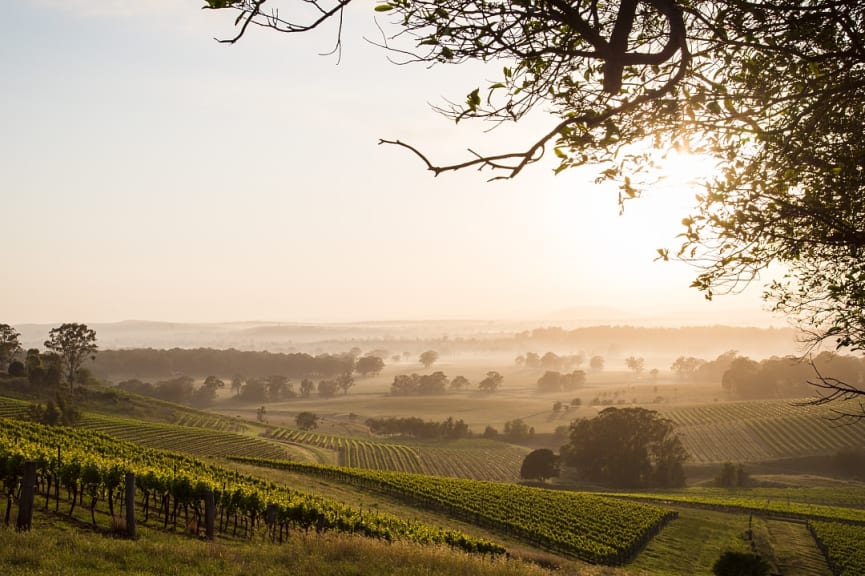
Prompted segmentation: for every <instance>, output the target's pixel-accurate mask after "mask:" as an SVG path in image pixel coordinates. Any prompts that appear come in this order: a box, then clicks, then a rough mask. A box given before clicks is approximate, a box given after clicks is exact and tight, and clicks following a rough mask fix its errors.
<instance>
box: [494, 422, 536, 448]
mask: <svg viewBox="0 0 865 576" xmlns="http://www.w3.org/2000/svg"><path fill="white" fill-rule="evenodd" d="M534 435H535V429H534V428H533V427H530V426H529V425H528V424H526V423H525V422H524V421H523V419H522V418H515V419H514V420H508V421H507V422H505V427H504V431H503V432H502V438H503V439H504V440H506V441H508V442H528V441H529V440H531V439H532V438H533V437H534Z"/></svg>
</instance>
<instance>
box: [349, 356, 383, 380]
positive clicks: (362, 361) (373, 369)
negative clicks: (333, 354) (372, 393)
mask: <svg viewBox="0 0 865 576" xmlns="http://www.w3.org/2000/svg"><path fill="white" fill-rule="evenodd" d="M383 369H384V360H382V359H381V358H379V357H378V356H364V357H363V358H358V359H357V362H355V363H354V370H355V372H357V373H358V374H360V375H361V376H375V375H377V374H379V373H380V372H381V371H382V370H383Z"/></svg>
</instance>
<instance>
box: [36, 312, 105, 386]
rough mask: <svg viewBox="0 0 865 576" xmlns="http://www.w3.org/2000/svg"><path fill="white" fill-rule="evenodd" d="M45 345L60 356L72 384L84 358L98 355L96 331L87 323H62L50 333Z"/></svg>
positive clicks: (67, 377) (70, 384)
mask: <svg viewBox="0 0 865 576" xmlns="http://www.w3.org/2000/svg"><path fill="white" fill-rule="evenodd" d="M45 347H46V348H47V349H48V350H50V351H52V352H54V353H55V354H57V355H58V356H59V357H60V361H61V362H62V364H63V367H64V368H65V376H66V382H67V384H69V386H72V385H73V384H74V383H75V377H76V375H77V374H78V369H79V368H81V364H82V363H83V362H84V360H86V359H87V358H91V359H92V358H95V356H96V351H97V350H98V346H97V345H96V331H94V330H92V329H90V328H88V327H87V325H86V324H75V323H67V324H61V325H60V326H58V327H57V328H52V329H51V331H50V332H49V333H48V340H46V341H45Z"/></svg>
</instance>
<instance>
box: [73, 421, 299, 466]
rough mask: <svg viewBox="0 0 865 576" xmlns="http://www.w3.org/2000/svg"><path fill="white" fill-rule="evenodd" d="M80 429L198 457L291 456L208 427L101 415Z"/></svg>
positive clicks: (271, 445) (265, 443)
mask: <svg viewBox="0 0 865 576" xmlns="http://www.w3.org/2000/svg"><path fill="white" fill-rule="evenodd" d="M79 426H80V427H82V428H87V429H88V430H93V431H96V432H102V433H104V434H107V435H109V436H113V437H115V438H119V439H121V440H127V441H129V442H134V443H136V444H138V445H140V446H144V447H146V448H156V449H160V450H170V451H173V452H182V453H184V454H191V455H193V456H198V457H228V456H237V455H247V456H252V455H255V456H259V457H261V458H287V457H290V456H292V455H294V452H292V451H291V450H289V449H287V447H286V446H283V445H280V444H277V443H275V442H269V441H267V440H264V439H261V438H256V437H254V436H245V435H241V434H235V433H232V432H220V431H217V430H213V429H207V428H193V427H189V426H177V425H174V424H161V423H157V422H142V421H140V420H129V419H127V418H118V417H113V416H103V415H101V414H87V415H85V416H84V417H82V418H81V422H80V423H79Z"/></svg>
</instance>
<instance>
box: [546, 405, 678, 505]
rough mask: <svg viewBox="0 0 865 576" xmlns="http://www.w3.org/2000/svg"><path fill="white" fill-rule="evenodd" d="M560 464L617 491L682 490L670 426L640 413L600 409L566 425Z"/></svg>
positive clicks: (652, 414) (650, 413) (641, 410)
mask: <svg viewBox="0 0 865 576" xmlns="http://www.w3.org/2000/svg"><path fill="white" fill-rule="evenodd" d="M561 457H562V460H563V462H564V463H565V464H567V465H568V466H572V467H574V468H575V469H576V470H577V473H578V474H579V475H580V476H581V477H582V478H584V479H586V480H589V481H590V482H596V483H599V484H604V485H609V486H615V487H622V488H640V487H646V486H659V487H675V486H682V485H684V481H685V475H684V470H683V467H682V465H683V463H684V462H685V460H686V459H687V453H686V452H685V449H684V447H683V446H682V443H681V441H680V440H679V437H678V436H677V435H676V434H674V430H673V423H672V422H671V421H670V420H667V419H665V418H661V417H660V416H659V415H658V413H657V412H655V411H653V410H646V409H645V408H605V409H604V410H602V411H601V412H600V413H599V414H598V415H597V416H596V417H595V418H592V419H591V420H589V419H578V420H575V421H574V422H572V423H571V428H570V441H569V442H568V444H566V445H564V446H562V449H561Z"/></svg>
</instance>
